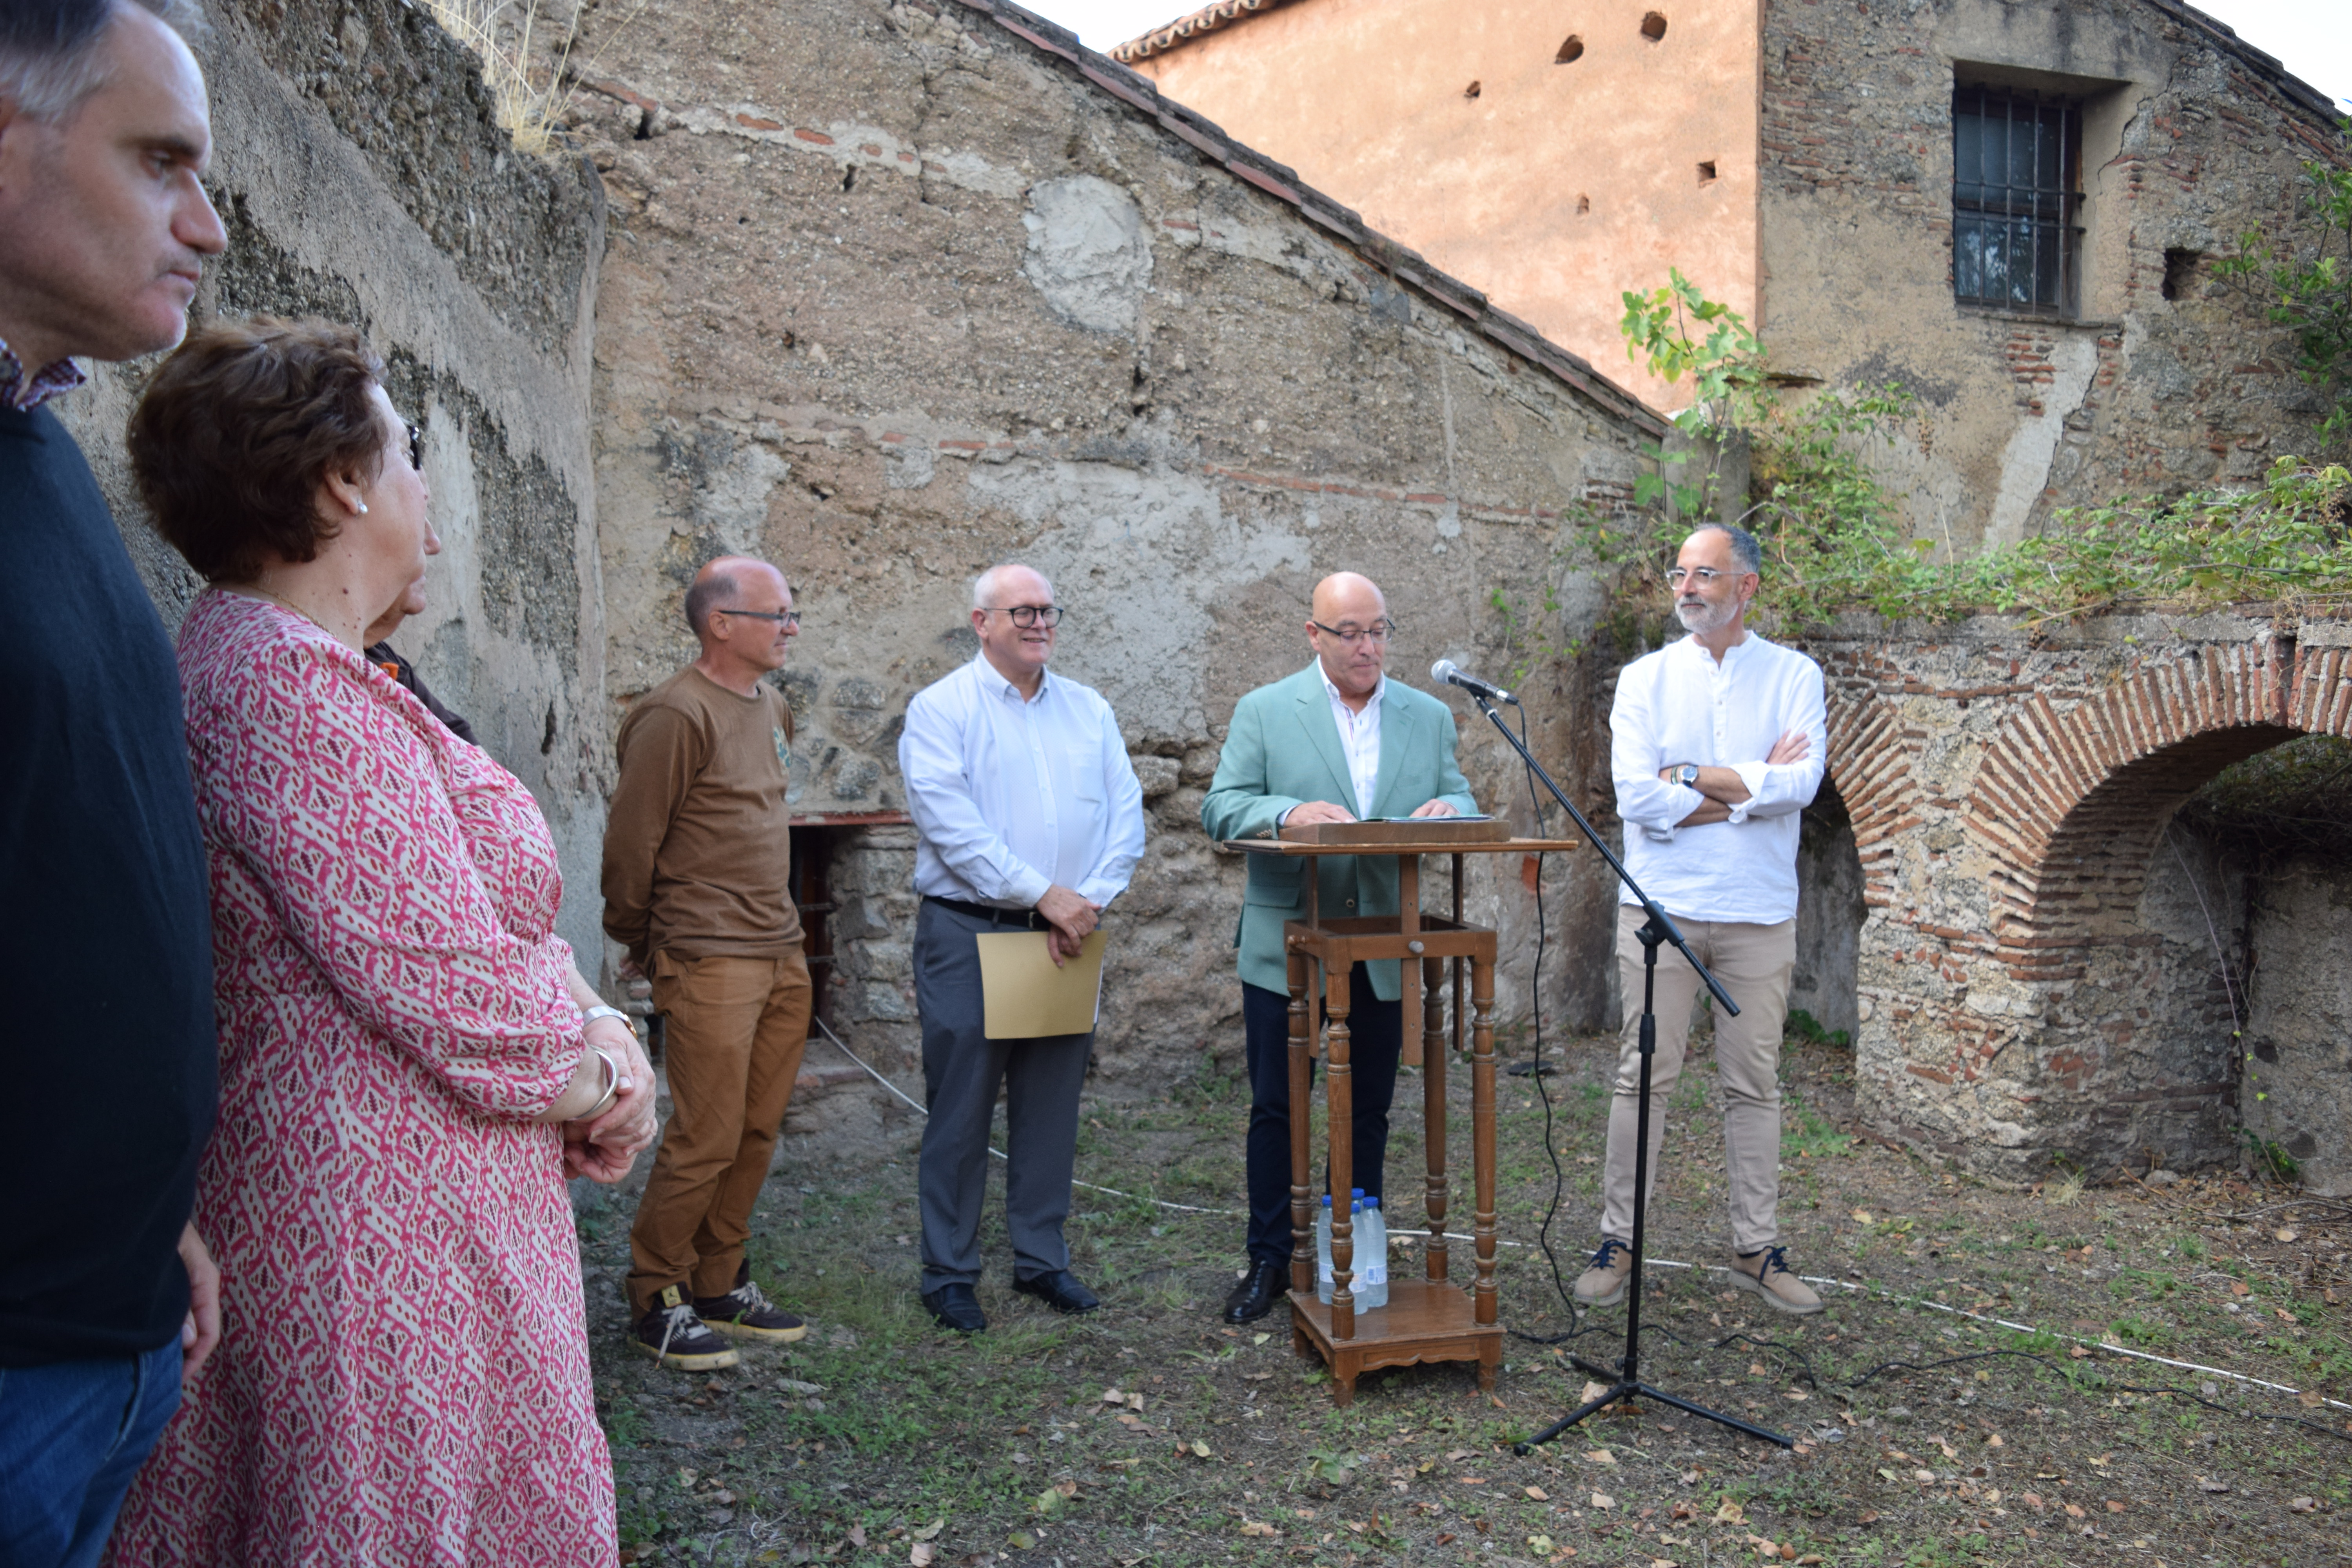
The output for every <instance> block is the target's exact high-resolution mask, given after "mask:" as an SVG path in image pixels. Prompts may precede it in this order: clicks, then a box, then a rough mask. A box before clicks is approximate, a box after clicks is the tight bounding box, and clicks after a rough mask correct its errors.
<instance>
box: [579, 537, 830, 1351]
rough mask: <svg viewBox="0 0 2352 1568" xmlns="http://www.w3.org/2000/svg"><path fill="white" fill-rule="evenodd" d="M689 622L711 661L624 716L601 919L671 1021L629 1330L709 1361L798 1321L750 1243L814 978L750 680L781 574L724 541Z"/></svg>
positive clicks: (652, 1345)
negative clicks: (667, 1110) (724, 550)
mask: <svg viewBox="0 0 2352 1568" xmlns="http://www.w3.org/2000/svg"><path fill="white" fill-rule="evenodd" d="M686 619H687V624H688V626H691V627H693V629H694V635H695V637H696V638H697V639H698V640H699V641H700V643H701V644H702V656H701V657H700V658H698V659H696V660H695V661H694V662H693V663H692V664H691V665H688V667H687V668H684V669H682V670H680V671H678V672H677V674H676V675H674V676H672V677H671V678H670V679H667V680H666V681H664V682H662V683H661V684H660V685H659V686H656V687H655V688H654V689H652V690H651V691H648V692H646V694H645V696H643V697H641V698H639V699H638V700H637V702H636V705H635V707H633V708H631V709H630V710H629V715H628V717H627V718H625V719H624V720H623V721H621V734H620V741H619V752H620V759H621V782H620V784H619V786H618V787H617V788H616V789H614V792H613V806H612V816H611V819H610V821H609V823H608V825H607V826H606V827H605V830H604V931H605V934H607V935H608V936H610V937H611V938H612V939H613V940H614V942H619V943H621V944H622V945H623V946H624V947H625V948H627V949H628V950H629V957H630V959H631V960H632V961H633V962H634V963H636V964H637V965H638V966H639V967H641V968H643V969H644V970H645V972H646V973H647V974H648V975H649V976H651V977H652V980H653V987H654V1005H655V1007H656V1009H658V1010H659V1011H660V1012H661V1013H662V1014H664V1015H665V1016H667V1020H668V1023H667V1032H666V1034H665V1037H664V1038H665V1040H666V1042H667V1045H666V1054H667V1058H668V1068H669V1092H670V1100H671V1103H672V1105H673V1107H674V1110H673V1112H672V1114H671V1117H670V1121H669V1124H668V1125H667V1128H665V1129H664V1131H663V1133H662V1142H661V1152H659V1153H658V1154H656V1156H655V1158H654V1167H653V1173H652V1175H651V1177H650V1178H649V1179H648V1180H647V1182H646V1192H645V1196H644V1197H643V1198H642V1199H640V1200H639V1201H638V1204H637V1219H636V1224H635V1226H634V1228H632V1230H631V1231H630V1233H629V1251H630V1264H631V1267H630V1270H629V1279H628V1292H629V1310H630V1315H631V1318H632V1321H633V1323H634V1327H633V1329H632V1331H631V1336H632V1342H633V1343H635V1345H636V1347H637V1348H638V1349H639V1350H642V1351H644V1352H646V1354H647V1355H650V1356H653V1357H655V1358H656V1360H657V1361H659V1362H660V1363H662V1364H663V1365H665V1366H671V1367H677V1368H678V1369H680V1370H682V1371H687V1372H700V1371H705V1370H707V1369H709V1368H712V1367H720V1366H732V1365H734V1364H735V1363H736V1361H737V1360H738V1359H739V1358H738V1356H737V1354H736V1352H735V1349H734V1347H733V1346H732V1345H730V1343H729V1342H728V1340H727V1339H726V1338H722V1337H720V1336H722V1335H725V1336H729V1337H731V1338H735V1339H748V1340H758V1341H767V1342H782V1341H789V1340H797V1339H799V1338H800V1337H801V1336H802V1335H803V1334H804V1333H806V1332H807V1331H808V1330H807V1327H806V1325H805V1324H803V1322H802V1321H801V1320H800V1319H798V1318H796V1317H794V1316H793V1315H792V1314H791V1313H789V1312H786V1311H782V1310H779V1309H778V1308H777V1307H775V1306H774V1305H773V1304H772V1303H771V1302H770V1301H769V1300H768V1299H767V1298H766V1297H765V1296H764V1295H762V1294H761V1289H760V1287H759V1286H758V1284H756V1283H755V1282H754V1281H753V1280H752V1279H751V1264H750V1263H749V1261H748V1260H747V1259H746V1258H744V1255H743V1244H744V1240H745V1238H746V1237H748V1236H749V1235H750V1234H751V1205H752V1204H753V1202H754V1201H755V1200H756V1199H757V1198H758V1197H759V1194H760V1184H761V1182H763V1181H765V1180H766V1179H767V1175H768V1162H769V1159H770V1157H771V1155H772V1153H773V1152H774V1149H775V1143H776V1131H777V1128H778V1127H779V1126H780V1125H781V1124H782V1121H783V1119H784V1106H785V1103H786V1102H787V1101H788V1100H790V1099H791V1097H792V1092H793V1079H795V1078H796V1077H797V1076H799V1073H800V1068H801V1051H802V1049H803V1047H804V1046H805V1045H806V1044H807V1039H808V1025H809V1005H810V1000H811V992H810V989H809V973H808V961H807V958H806V956H805V955H804V953H803V950H802V943H801V922H800V915H799V913H798V911H796V910H794V909H793V896H792V889H791V884H790V879H789V874H790V872H791V869H792V840H791V835H790V833H789V832H788V831H787V822H788V816H787V808H786V806H785V805H784V784H785V773H786V769H787V766H788V764H789V763H790V760H791V755H792V733H793V715H792V710H791V709H790V708H789V707H787V706H786V705H785V702H784V700H783V697H782V694H781V693H779V692H778V691H777V690H776V689H774V688H772V687H770V686H767V685H764V684H762V683H761V676H763V675H766V674H767V673H768V672H770V671H771V670H774V669H778V668H782V665H783V662H784V659H785V657H786V655H787V654H788V652H789V651H790V649H791V647H792V639H793V637H795V636H797V635H798V633H799V627H800V616H799V614H798V612H796V611H795V610H794V609H793V591H792V585H791V584H788V583H787V582H785V581H784V574H782V573H781V572H779V571H777V570H776V569H775V568H774V567H773V566H771V565H769V564H768V563H766V562H764V561H753V560H750V559H747V558H745V557H742V556H732V555H730V556H721V557H720V558H719V559H718V560H716V561H713V562H711V563H709V565H707V566H705V567H704V568H703V569H702V570H701V572H700V573H699V574H697V575H696V577H695V580H694V585H693V587H691V588H690V589H688V592H687V595H686ZM714 1331H716V1332H714Z"/></svg>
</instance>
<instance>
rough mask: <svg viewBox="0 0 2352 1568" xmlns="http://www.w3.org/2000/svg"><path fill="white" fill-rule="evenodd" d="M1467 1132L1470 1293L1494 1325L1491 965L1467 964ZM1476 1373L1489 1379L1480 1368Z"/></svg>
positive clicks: (1480, 1315)
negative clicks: (1471, 1196)
mask: <svg viewBox="0 0 2352 1568" xmlns="http://www.w3.org/2000/svg"><path fill="white" fill-rule="evenodd" d="M1470 1009H1471V1014H1472V1016H1473V1018H1474V1019H1475V1022H1474V1023H1473V1024H1472V1026H1471V1030H1470V1130H1471V1141H1472V1143H1473V1144H1474V1146H1475V1149H1476V1154H1475V1159H1476V1161H1477V1163H1478V1220H1477V1224H1476V1225H1475V1226H1474V1227H1473V1228H1472V1231H1471V1234H1472V1236H1473V1237H1475V1238H1476V1239H1475V1246H1476V1247H1477V1251H1478V1282H1477V1286H1476V1289H1475V1291H1474V1292H1473V1301H1474V1304H1475V1308H1476V1311H1475V1314H1474V1315H1475V1320H1476V1321H1478V1322H1479V1323H1481V1324H1486V1323H1492V1322H1495V1321H1497V1320H1496V1313H1495V1020H1494V1012H1495V961H1494V960H1493V959H1492V958H1487V959H1485V960H1478V959H1473V960H1472V961H1471V963H1470ZM1479 1375H1480V1377H1481V1379H1482V1380H1486V1379H1490V1378H1491V1377H1492V1375H1493V1374H1492V1373H1490V1372H1489V1371H1487V1370H1486V1368H1485V1367H1484V1366H1483V1365H1482V1367H1481V1369H1480V1373H1479Z"/></svg>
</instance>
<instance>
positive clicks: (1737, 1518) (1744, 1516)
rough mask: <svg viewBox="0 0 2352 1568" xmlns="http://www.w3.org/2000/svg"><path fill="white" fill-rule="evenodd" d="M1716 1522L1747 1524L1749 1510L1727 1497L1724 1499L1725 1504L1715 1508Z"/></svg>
mask: <svg viewBox="0 0 2352 1568" xmlns="http://www.w3.org/2000/svg"><path fill="white" fill-rule="evenodd" d="M1715 1522H1716V1523H1717V1524H1746V1523H1747V1522H1748V1510H1746V1509H1744V1508H1741V1507H1740V1506H1739V1505H1738V1503H1736V1502H1734V1501H1732V1500H1730V1499H1729V1498H1725V1499H1724V1500H1723V1506H1722V1507H1721V1508H1718V1509H1717V1510H1715Z"/></svg>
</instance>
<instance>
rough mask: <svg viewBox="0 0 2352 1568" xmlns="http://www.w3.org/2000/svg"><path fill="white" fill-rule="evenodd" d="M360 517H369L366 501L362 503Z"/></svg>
mask: <svg viewBox="0 0 2352 1568" xmlns="http://www.w3.org/2000/svg"><path fill="white" fill-rule="evenodd" d="M360 515H361V516H362V517H365V516H366V515H367V502H365V501H362V502H360Z"/></svg>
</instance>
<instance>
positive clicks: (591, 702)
mask: <svg viewBox="0 0 2352 1568" xmlns="http://www.w3.org/2000/svg"><path fill="white" fill-rule="evenodd" d="M213 20H214V24H215V28H216V29H217V33H218V37H217V40H216V43H215V47H213V48H212V49H211V50H210V51H209V52H208V55H207V58H206V59H205V73H206V77H207V79H208V81H209V84H210V88H211V93H212V121H213V134H214V139H215V155H214V162H213V166H212V172H211V174H210V175H209V176H208V178H207V180H206V185H207V187H208V189H209V190H210V191H211V193H212V195H213V199H214V202H215V205H216V206H218V208H219V209H220V213H221V216H222V218H223V220H224V221H225V223H226V226H227V229H228V239H229V248H228V252H227V254H226V256H225V257H223V258H220V259H219V260H217V261H215V262H214V263H212V264H210V265H209V266H207V267H206V268H205V280H204V285H203V289H202V291H201V292H200V294H199V296H198V298H197V302H196V309H195V315H196V317H197V318H198V319H202V318H205V317H210V316H215V315H223V316H246V315H251V314H257V313H263V312H268V313H272V314H278V315H320V316H326V317H330V318H331V319H333V320H336V321H347V322H352V323H354V324H356V325H358V326H360V327H361V328H362V329H363V330H364V331H366V333H367V334H368V337H369V340H370V342H372V343H373V346H374V347H375V349H376V351H377V353H380V354H382V355H383V358H384V360H385V362H386V365H387V370H388V374H387V382H388V387H387V390H389V391H390V393H391V394H392V397H393V401H394V404H395V405H398V406H399V407H400V409H401V410H402V412H403V413H404V414H405V415H406V416H408V417H410V418H412V419H414V420H415V421H416V422H417V423H418V424H419V425H420V426H423V427H424V429H425V469H426V474H427V477H428V479H429V480H430V482H431V486H432V491H433V518H434V522H435V526H436V528H437V529H438V530H439V531H440V534H441V538H442V542H443V551H442V553H441V555H440V556H439V557H438V558H437V559H436V561H435V562H434V563H433V564H432V566H431V568H430V572H429V575H428V578H427V584H428V589H429V595H430V597H431V600H432V608H431V609H430V610H429V611H428V612H427V613H426V614H425V615H424V616H421V617H419V618H417V619H416V620H413V621H411V622H410V623H409V624H408V626H406V627H405V628H404V629H403V630H402V632H401V633H400V635H399V636H398V637H397V638H396V639H395V640H396V643H397V645H398V646H399V647H400V648H401V650H402V651H403V652H404V653H406V654H407V655H408V656H409V657H410V658H412V659H414V660H415V664H416V666H417V668H418V669H419V670H420V671H421V672H422V673H423V674H424V677H425V681H426V682H427V684H429V685H430V686H431V687H432V688H433V689H434V690H435V692H436V695H438V696H440V697H442V698H444V699H445V700H447V702H448V703H449V704H450V706H451V707H453V708H455V709H456V710H457V711H459V712H461V713H464V714H466V715H467V717H468V718H469V719H470V720H471V721H473V724H474V727H475V731H476V732H477V734H478V736H479V737H480V738H481V739H482V741H483V742H484V744H485V745H486V746H487V747H488V749H489V751H490V752H492V753H493V754H495V755H496V756H497V757H498V758H499V761H500V762H501V763H505V764H506V765H507V766H508V767H509V768H510V769H512V770H513V771H514V772H515V773H516V774H517V775H518V776H520V778H521V779H522V780H523V782H524V783H525V784H529V785H530V789H531V793H532V794H533V795H534V796H535V797H536V798H537V799H538V801H539V803H540V805H541V809H542V810H544V811H545V813H546V814H547V818H548V823H549V826H551V827H552V828H553V829H554V832H555V837H556V841H557V844H558V847H559V848H560V849H561V851H562V858H563V873H564V901H563V912H562V924H561V928H560V929H561V930H562V934H563V935H564V936H565V937H566V939H567V940H569V941H570V942H572V945H573V946H574V947H575V948H576V949H577V950H578V951H579V952H580V954H581V956H582V959H583V963H584V965H585V966H586V968H587V971H588V973H589V974H590V975H591V976H592V977H593V976H594V975H595V973H596V968H597V963H598V959H599V955H600V954H601V952H602V951H603V938H602V935H601V932H600V931H599V929H598V922H599V912H600V904H599V900H598V899H597V896H596V868H597V859H598V856H599V853H600V849H601V846H602V842H603V837H604V795H605V792H606V788H607V774H608V773H609V767H608V764H607V763H606V762H605V758H607V757H608V756H609V754H610V748H609V740H608V731H607V729H606V727H605V725H604V707H603V703H602V700H601V698H602V690H603V684H604V675H603V671H604V617H603V613H602V603H601V600H600V597H599V594H598V584H597V582H596V575H595V573H596V552H595V547H594V540H595V505H594V494H595V492H594V477H593V468H592V465H591V461H590V456H589V442H588V418H587V401H588V364H589V345H590V341H591V336H592V332H593V310H592V309H591V306H592V303H593V292H594V289H595V287H596V268H597V265H598V263H599V261H600V259H601V258H602V254H603V249H604V237H603V228H602V222H603V218H602V213H603V195H602V193H601V191H600V190H599V189H598V188H597V185H596V183H595V181H594V178H593V172H591V171H590V170H589V169H588V168H587V166H586V164H585V163H583V161H581V160H579V159H578V158H577V157H576V156H574V157H572V158H571V159H569V160H557V161H551V162H541V161H540V160H537V159H533V158H526V157H521V156H518V155H517V154H516V153H514V152H513V150H512V149H511V147H510V145H509V138H508V136H507V133H506V132H504V131H502V130H500V129H499V127H498V125H497V124H496V122H495V121H494V119H493V117H492V111H491V106H490V100H489V96H488V92H487V91H486V90H485V89H484V87H483V84H482V80H481V77H480V74H479V71H478V68H477V67H476V63H475V61H474V58H473V57H472V56H471V55H469V54H468V53H467V52H466V50H464V49H463V48H461V47H458V46H457V44H456V43H454V42H453V41H452V40H451V39H450V38H449V37H447V36H446V34H444V33H443V32H442V31H441V30H440V28H439V27H438V26H436V25H435V24H434V23H433V22H432V21H431V20H430V19H429V18H428V16H426V14H425V12H424V11H423V10H422V9H421V8H416V7H412V6H409V5H402V4H399V3H398V0H333V3H329V0H286V3H283V4H280V3H278V0H246V4H244V5H241V6H238V7H236V8H226V7H222V6H218V5H216V6H215V11H214V17H213ZM150 368H151V366H150V365H149V364H147V363H135V364H131V365H124V366H101V367H99V371H98V374H97V375H96V376H95V378H94V380H93V384H92V385H91V386H90V387H89V388H87V389H85V390H84V391H82V392H79V393H77V394H75V395H72V396H71V397H68V398H67V399H65V400H64V401H63V402H62V403H61V404H59V405H58V409H59V412H60V414H61V415H62V416H64V417H65V418H66V420H67V421H68V424H69V425H71V426H73V428H74V431H75V434H76V436H77V437H79V439H80V441H81V443H82V446H83V447H84V449H85V450H86V451H87V452H89V457H90V462H91V466H92V468H94V469H96V471H97V473H98V475H99V478H100V483H101V484H102V485H103V486H104V487H105V489H106V491H107V494H108V497H109V499H110V501H111V502H112V503H113V506H114V509H115V514H116V516H117V517H118V518H119V519H120V520H121V523H122V528H123V534H124V537H125V539H126V540H127V541H128V542H129V543H130V546H131V554H132V556H133V558H134V559H135V560H136V561H137V562H138V563H139V567H140V571H141V574H142V576H143V577H144V578H145V579H146V582H147V584H148V587H149V590H150V592H151V593H152V594H153V595H154V596H155V600H156V603H157V605H159V606H160V607H161V608H162V609H163V614H164V616H165V619H166V621H167V622H168V623H170V624H172V625H174V626H176V625H177V623H178V620H179V617H180V615H181V614H182V613H183V612H184V610H185V608H186V606H187V605H188V603H189V601H190V600H191V599H193V598H194V595H195V594H196V592H197V591H198V589H199V587H200V586H201V584H198V582H197V581H196V580H195V578H194V576H193V574H190V573H189V572H188V570H187V568H186V566H185V564H184V563H183V562H182V561H181V560H180V558H179V557H178V556H177V555H176V554H175V553H174V552H173V551H172V550H171V549H170V547H169V546H167V545H165V544H163V542H161V541H160V540H159V539H158V538H157V537H156V536H155V534H154V533H153V532H152V530H151V529H149V528H148V527H147V526H146V524H145V523H144V521H142V512H141V509H140V507H139V505H138V503H137V501H136V500H135V498H134V496H133V495H132V493H131V489H130V485H129V482H128V472H127V469H126V468H125V465H124V462H123V458H122V449H121V432H122V426H123V422H124V419H125V417H126V416H127V415H128V413H129V411H130V408H131V404H132V403H133V402H134V401H135V399H136V397H137V395H138V388H139V386H140V385H141V384H142V381H143V379H144V377H145V375H146V374H147V371H148V370H149V369H150Z"/></svg>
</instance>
